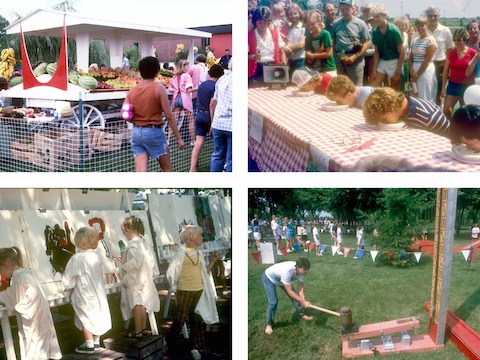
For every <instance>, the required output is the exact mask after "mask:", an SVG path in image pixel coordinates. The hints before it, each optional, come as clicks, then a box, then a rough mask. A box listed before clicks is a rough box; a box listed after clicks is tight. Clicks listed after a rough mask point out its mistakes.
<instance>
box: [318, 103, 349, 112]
mask: <svg viewBox="0 0 480 360" xmlns="http://www.w3.org/2000/svg"><path fill="white" fill-rule="evenodd" d="M321 109H322V110H323V111H343V110H348V105H340V104H337V103H335V102H329V103H325V104H322V107H321Z"/></svg>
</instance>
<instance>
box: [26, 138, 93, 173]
mask: <svg viewBox="0 0 480 360" xmlns="http://www.w3.org/2000/svg"><path fill="white" fill-rule="evenodd" d="M82 135H83V138H82ZM82 140H83V141H82ZM34 153H35V154H34V156H35V158H34V164H35V165H37V166H40V167H43V168H46V169H48V170H49V171H55V170H61V169H68V168H69V167H71V166H75V165H78V164H80V161H81V159H82V158H83V159H84V161H88V160H91V158H92V150H91V140H90V130H88V129H83V131H82V130H81V129H78V130H76V131H70V130H65V129H56V130H48V131H44V132H39V133H37V134H35V137H34Z"/></svg>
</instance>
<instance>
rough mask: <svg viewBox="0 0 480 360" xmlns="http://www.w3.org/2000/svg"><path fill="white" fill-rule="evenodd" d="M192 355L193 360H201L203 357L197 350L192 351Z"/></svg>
mask: <svg viewBox="0 0 480 360" xmlns="http://www.w3.org/2000/svg"><path fill="white" fill-rule="evenodd" d="M191 353H192V359H194V360H201V359H202V355H201V354H200V351H198V350H197V349H193V350H192V351H191Z"/></svg>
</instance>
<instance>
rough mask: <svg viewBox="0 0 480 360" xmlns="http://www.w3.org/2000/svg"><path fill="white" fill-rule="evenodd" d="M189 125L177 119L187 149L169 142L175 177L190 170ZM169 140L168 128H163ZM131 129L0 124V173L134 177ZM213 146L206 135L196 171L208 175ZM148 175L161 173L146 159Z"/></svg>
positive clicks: (120, 124) (110, 122)
mask: <svg viewBox="0 0 480 360" xmlns="http://www.w3.org/2000/svg"><path fill="white" fill-rule="evenodd" d="M189 121H193V116H191V117H190V118H186V117H185V116H184V115H183V114H181V116H180V118H179V121H178V123H179V125H181V126H180V133H181V135H182V138H183V140H184V141H185V147H184V149H183V150H180V149H179V148H178V146H177V142H176V139H175V136H172V137H171V139H170V146H169V148H170V159H171V162H172V166H173V171H176V172H186V171H189V170H190V160H191V153H192V149H193V146H191V144H190V134H189V130H188V124H189ZM164 132H165V134H166V135H167V134H168V126H167V125H166V126H165V127H164ZM130 138H131V129H130V128H129V126H128V123H127V122H125V121H124V120H122V119H107V120H105V123H104V126H102V127H84V128H80V127H79V126H75V125H72V124H71V122H69V121H64V120H58V121H57V120H55V121H49V122H45V121H38V119H25V118H20V119H18V118H5V117H3V118H0V171H3V172H45V171H47V172H132V171H135V164H134V159H133V153H132V149H131V146H130ZM212 151H213V141H212V139H211V137H210V136H209V135H207V137H206V139H205V143H204V145H203V148H202V152H201V153H200V156H199V159H198V164H197V171H204V172H205V171H207V172H208V171H210V157H211V154H212ZM148 171H152V172H154V171H161V169H160V166H159V164H158V162H157V160H156V159H150V160H149V163H148Z"/></svg>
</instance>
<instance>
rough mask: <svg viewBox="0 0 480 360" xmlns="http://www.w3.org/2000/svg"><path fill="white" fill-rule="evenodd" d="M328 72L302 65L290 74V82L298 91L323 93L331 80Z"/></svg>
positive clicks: (331, 77)
mask: <svg viewBox="0 0 480 360" xmlns="http://www.w3.org/2000/svg"><path fill="white" fill-rule="evenodd" d="M332 79H333V76H332V75H330V74H325V73H322V74H321V73H319V72H318V71H316V70H312V69H309V68H308V67H306V66H303V67H301V68H299V69H297V70H295V71H294V72H293V74H292V82H293V83H294V84H295V85H296V86H297V88H298V89H299V90H300V91H314V92H315V93H317V94H322V95H324V94H325V91H326V90H327V86H328V84H329V83H330V81H332Z"/></svg>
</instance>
